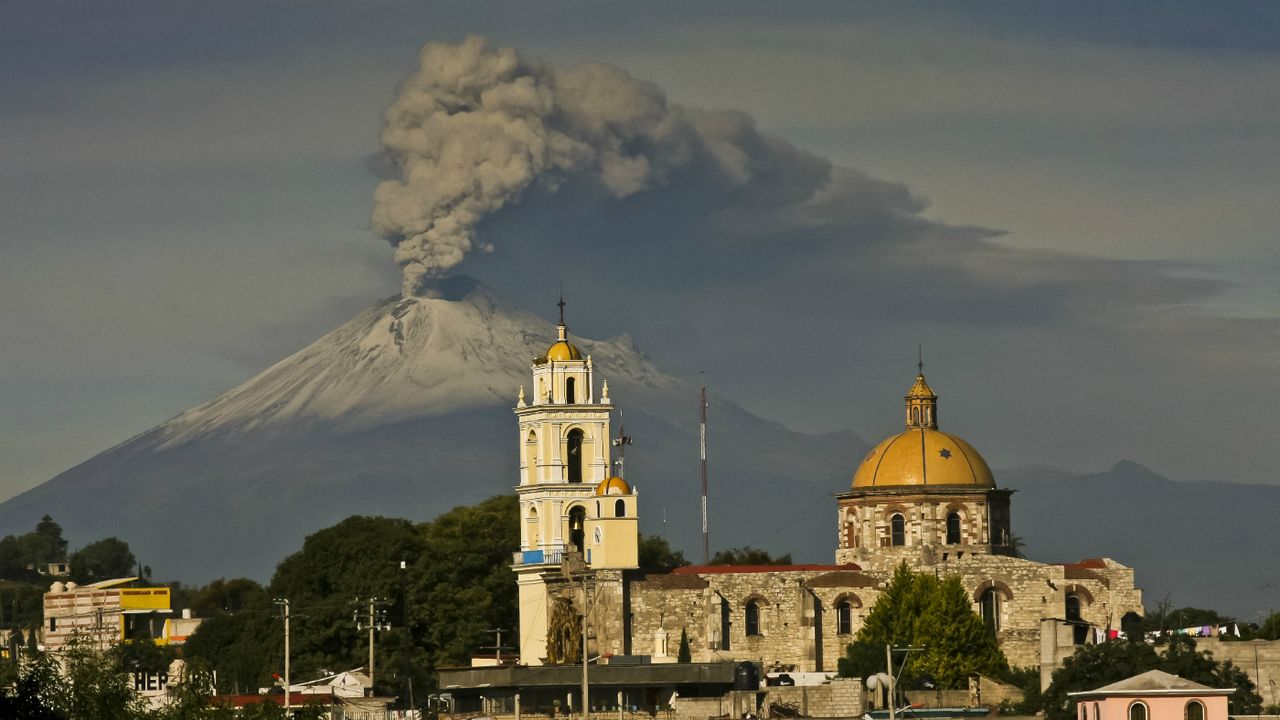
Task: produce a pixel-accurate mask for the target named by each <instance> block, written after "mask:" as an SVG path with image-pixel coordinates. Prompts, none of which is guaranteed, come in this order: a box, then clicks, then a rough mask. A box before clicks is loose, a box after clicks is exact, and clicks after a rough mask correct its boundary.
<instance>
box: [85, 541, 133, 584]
mask: <svg viewBox="0 0 1280 720" xmlns="http://www.w3.org/2000/svg"><path fill="white" fill-rule="evenodd" d="M136 563H137V559H136V558H134V556H133V553H132V552H130V550H129V544H128V543H126V542H125V541H123V540H121V539H119V538H116V537H109V538H105V539H103V540H99V541H97V542H92V543H89V544H88V545H85V546H84V547H82V548H80V549H79V550H77V551H75V552H74V553H72V554H71V579H72V580H75V581H76V582H78V583H91V582H97V581H99V580H111V579H113V578H121V577H128V576H129V575H131V574H132V573H133V571H134V565H135V564H136Z"/></svg>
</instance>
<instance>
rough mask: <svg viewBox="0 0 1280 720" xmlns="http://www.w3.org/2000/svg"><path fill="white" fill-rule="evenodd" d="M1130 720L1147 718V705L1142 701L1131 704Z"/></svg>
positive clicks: (1144, 719) (1145, 719)
mask: <svg viewBox="0 0 1280 720" xmlns="http://www.w3.org/2000/svg"><path fill="white" fill-rule="evenodd" d="M1129 720H1147V706H1146V705H1144V704H1143V703H1141V702H1135V703H1134V704H1132V705H1130V706H1129Z"/></svg>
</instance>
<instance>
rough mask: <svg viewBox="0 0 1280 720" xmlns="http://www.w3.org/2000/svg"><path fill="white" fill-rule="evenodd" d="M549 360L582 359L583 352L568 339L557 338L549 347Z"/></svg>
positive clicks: (547, 356)
mask: <svg viewBox="0 0 1280 720" xmlns="http://www.w3.org/2000/svg"><path fill="white" fill-rule="evenodd" d="M546 358H547V359H548V360H581V359H582V352H581V351H579V350H578V348H577V346H576V345H574V344H573V343H570V342H569V341H568V340H557V341H555V342H554V343H553V344H552V345H551V347H549V348H547V354H546Z"/></svg>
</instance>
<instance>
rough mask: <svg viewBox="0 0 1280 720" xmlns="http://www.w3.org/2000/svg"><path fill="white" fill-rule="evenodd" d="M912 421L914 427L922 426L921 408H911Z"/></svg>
mask: <svg viewBox="0 0 1280 720" xmlns="http://www.w3.org/2000/svg"><path fill="white" fill-rule="evenodd" d="M911 421H912V424H913V425H919V424H920V408H918V407H916V408H911Z"/></svg>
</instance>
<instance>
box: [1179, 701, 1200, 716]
mask: <svg viewBox="0 0 1280 720" xmlns="http://www.w3.org/2000/svg"><path fill="white" fill-rule="evenodd" d="M1183 716H1184V717H1185V720H1204V703H1202V702H1200V701H1199V700H1188V701H1187V708H1186V710H1185V711H1184V712H1183Z"/></svg>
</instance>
